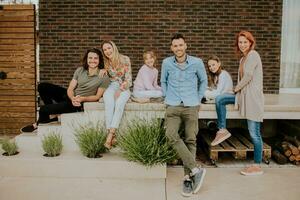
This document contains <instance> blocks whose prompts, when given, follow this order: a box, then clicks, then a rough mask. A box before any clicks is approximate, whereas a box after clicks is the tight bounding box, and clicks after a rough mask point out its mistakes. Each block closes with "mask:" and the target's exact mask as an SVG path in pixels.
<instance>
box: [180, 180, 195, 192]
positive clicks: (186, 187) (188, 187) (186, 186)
mask: <svg viewBox="0 0 300 200" xmlns="http://www.w3.org/2000/svg"><path fill="white" fill-rule="evenodd" d="M182 186H183V187H182V192H181V194H182V196H184V197H190V196H192V194H193V181H192V180H191V179H189V178H188V179H185V180H184V181H183V185H182Z"/></svg>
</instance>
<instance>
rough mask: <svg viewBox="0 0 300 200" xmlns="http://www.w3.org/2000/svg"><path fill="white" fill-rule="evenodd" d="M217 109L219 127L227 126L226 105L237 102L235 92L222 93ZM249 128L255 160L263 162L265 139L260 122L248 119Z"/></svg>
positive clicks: (218, 99)
mask: <svg viewBox="0 0 300 200" xmlns="http://www.w3.org/2000/svg"><path fill="white" fill-rule="evenodd" d="M215 102H216V111H217V116H218V120H217V122H218V128H219V129H222V128H226V105H228V104H234V103H235V95H234V94H221V95H219V96H217V98H216V100H215ZM247 125H248V130H249V133H250V136H251V139H252V142H253V145H254V162H255V163H261V161H262V147H263V141H262V138H261V134H260V122H257V121H253V120H249V119H247Z"/></svg>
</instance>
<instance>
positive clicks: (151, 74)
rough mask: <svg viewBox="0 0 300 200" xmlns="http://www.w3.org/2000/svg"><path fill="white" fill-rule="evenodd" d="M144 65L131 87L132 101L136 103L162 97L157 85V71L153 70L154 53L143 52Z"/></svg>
mask: <svg viewBox="0 0 300 200" xmlns="http://www.w3.org/2000/svg"><path fill="white" fill-rule="evenodd" d="M143 58H144V63H145V64H144V65H143V66H142V67H141V68H140V70H139V72H138V74H137V77H136V79H135V81H134V86H133V97H132V100H133V101H135V102H138V103H147V102H150V98H160V97H162V89H161V87H160V86H159V85H158V84H157V77H158V70H157V69H156V68H155V61H156V55H155V53H154V51H152V50H150V51H145V52H144V54H143Z"/></svg>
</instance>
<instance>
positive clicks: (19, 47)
mask: <svg viewBox="0 0 300 200" xmlns="http://www.w3.org/2000/svg"><path fill="white" fill-rule="evenodd" d="M2 50H6V51H7V50H13V51H15V50H20V51H21V50H34V45H33V44H15V45H7V44H6V45H4V44H1V45H0V51H2Z"/></svg>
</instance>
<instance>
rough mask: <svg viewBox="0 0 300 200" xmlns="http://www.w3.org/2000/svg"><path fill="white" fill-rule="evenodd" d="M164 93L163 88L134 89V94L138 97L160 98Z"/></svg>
mask: <svg viewBox="0 0 300 200" xmlns="http://www.w3.org/2000/svg"><path fill="white" fill-rule="evenodd" d="M162 95H163V93H162V91H161V90H133V96H134V97H136V98H158V97H162Z"/></svg>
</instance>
